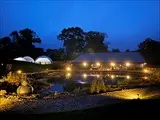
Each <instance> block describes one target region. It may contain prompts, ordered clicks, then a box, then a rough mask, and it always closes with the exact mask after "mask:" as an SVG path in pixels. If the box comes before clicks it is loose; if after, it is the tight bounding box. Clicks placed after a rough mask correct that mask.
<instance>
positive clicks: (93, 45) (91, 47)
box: [84, 31, 108, 52]
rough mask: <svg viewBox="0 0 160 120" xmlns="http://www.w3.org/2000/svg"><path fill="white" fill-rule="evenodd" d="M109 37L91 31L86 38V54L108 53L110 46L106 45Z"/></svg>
mask: <svg viewBox="0 0 160 120" xmlns="http://www.w3.org/2000/svg"><path fill="white" fill-rule="evenodd" d="M106 37H107V35H106V34H105V33H101V32H95V31H89V32H87V33H86V38H85V42H86V44H85V47H84V51H85V52H107V51H108V44H105V43H104V40H105V38H106Z"/></svg>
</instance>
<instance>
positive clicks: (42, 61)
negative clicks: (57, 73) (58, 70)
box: [35, 56, 52, 65]
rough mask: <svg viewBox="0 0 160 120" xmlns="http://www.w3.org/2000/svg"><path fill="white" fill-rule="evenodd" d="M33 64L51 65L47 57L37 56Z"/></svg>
mask: <svg viewBox="0 0 160 120" xmlns="http://www.w3.org/2000/svg"><path fill="white" fill-rule="evenodd" d="M35 63H38V64H43V65H44V64H52V60H51V59H50V58H49V57H47V56H39V57H38V58H37V59H36V60H35Z"/></svg>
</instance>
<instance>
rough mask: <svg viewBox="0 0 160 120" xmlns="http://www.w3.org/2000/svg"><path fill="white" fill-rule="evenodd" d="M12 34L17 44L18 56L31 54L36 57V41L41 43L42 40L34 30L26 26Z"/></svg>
mask: <svg viewBox="0 0 160 120" xmlns="http://www.w3.org/2000/svg"><path fill="white" fill-rule="evenodd" d="M10 36H11V39H12V41H13V43H14V44H15V45H16V46H17V47H16V49H17V50H16V51H17V53H18V54H17V55H18V56H24V55H29V56H31V57H35V56H34V54H33V53H34V50H35V46H34V43H41V40H40V38H39V37H38V36H37V35H36V33H35V32H34V31H32V30H31V29H28V28H26V29H23V30H20V31H19V32H17V31H13V32H12V33H11V34H10Z"/></svg>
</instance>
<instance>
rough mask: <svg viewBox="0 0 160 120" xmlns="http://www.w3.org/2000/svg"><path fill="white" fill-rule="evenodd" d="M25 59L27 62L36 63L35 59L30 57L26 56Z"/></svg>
mask: <svg viewBox="0 0 160 120" xmlns="http://www.w3.org/2000/svg"><path fill="white" fill-rule="evenodd" d="M23 58H24V59H25V60H26V62H31V63H34V59H33V58H31V57H29V56H25V57H23Z"/></svg>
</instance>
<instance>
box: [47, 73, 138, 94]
mask: <svg viewBox="0 0 160 120" xmlns="http://www.w3.org/2000/svg"><path fill="white" fill-rule="evenodd" d="M100 77H103V80H104V82H105V84H107V85H116V84H117V82H119V81H124V80H128V81H129V80H135V79H137V78H135V77H133V76H130V75H110V74H107V75H101V76H100V75H97V74H88V75H87V74H82V75H74V76H71V75H70V76H66V78H65V79H63V78H62V79H63V80H61V82H59V80H56V81H54V82H53V85H52V87H51V88H50V89H48V91H50V92H55V91H57V92H63V91H65V88H66V86H67V87H70V88H74V87H75V88H78V87H79V86H81V87H82V86H86V85H90V84H91V83H92V81H93V80H94V79H95V78H100ZM62 81H63V82H62Z"/></svg>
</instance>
